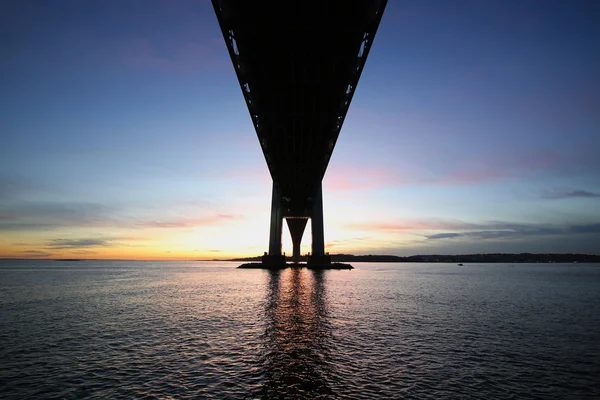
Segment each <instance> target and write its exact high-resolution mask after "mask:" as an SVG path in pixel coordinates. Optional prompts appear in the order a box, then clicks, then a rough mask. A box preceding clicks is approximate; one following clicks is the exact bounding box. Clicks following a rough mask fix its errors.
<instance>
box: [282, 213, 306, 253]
mask: <svg viewBox="0 0 600 400" xmlns="http://www.w3.org/2000/svg"><path fill="white" fill-rule="evenodd" d="M286 221H287V224H288V228H289V229H290V236H291V237H292V244H293V246H294V252H293V260H294V263H296V264H297V263H299V262H300V243H302V235H303V234H304V229H305V228H306V223H307V222H308V218H286Z"/></svg>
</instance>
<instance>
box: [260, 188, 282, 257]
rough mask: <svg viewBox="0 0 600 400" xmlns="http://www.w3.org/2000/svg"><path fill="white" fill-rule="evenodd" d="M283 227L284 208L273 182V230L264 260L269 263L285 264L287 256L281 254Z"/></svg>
mask: <svg viewBox="0 0 600 400" xmlns="http://www.w3.org/2000/svg"><path fill="white" fill-rule="evenodd" d="M282 227H283V210H282V209H281V204H280V202H279V197H278V196H277V191H276V189H275V182H273V196H272V199H271V231H270V234H269V254H268V255H266V254H265V255H264V256H263V259H262V262H263V264H268V265H279V264H285V257H284V256H283V255H282V254H281V233H282Z"/></svg>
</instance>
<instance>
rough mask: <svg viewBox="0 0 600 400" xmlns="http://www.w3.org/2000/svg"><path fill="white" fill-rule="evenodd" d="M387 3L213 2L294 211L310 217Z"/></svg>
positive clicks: (280, 190) (288, 209) (277, 182)
mask: <svg viewBox="0 0 600 400" xmlns="http://www.w3.org/2000/svg"><path fill="white" fill-rule="evenodd" d="M385 4H386V1H385V0H353V1H347V0H344V1H340V0H338V1H326V2H321V1H296V2H292V1H282V2H255V1H235V0H213V5H214V8H215V12H216V14H217V18H218V20H219V24H220V26H221V30H222V32H223V35H224V37H225V41H226V43H227V47H228V50H229V53H230V55H231V59H232V61H233V65H234V68H235V70H236V74H237V76H238V80H239V83H240V86H241V87H242V92H243V94H244V98H245V100H246V103H247V106H248V110H249V112H250V116H251V117H252V121H253V123H254V127H255V129H256V133H257V135H258V139H259V142H260V144H261V147H262V149H263V153H264V156H265V159H266V161H267V164H268V167H269V171H270V173H271V176H272V178H273V182H274V187H275V188H276V190H277V194H278V196H279V199H280V201H281V205H282V208H283V211H284V216H286V217H287V216H308V212H309V211H308V210H310V209H311V204H312V199H313V197H314V194H315V192H316V190H317V187H318V185H319V184H320V182H321V180H322V179H323V175H324V173H325V170H326V169H327V165H328V163H329V159H330V157H331V153H332V151H333V149H334V146H335V143H336V140H337V138H338V135H339V133H340V129H341V127H342V123H343V121H344V118H345V116H346V113H347V111H348V107H349V105H350V101H351V99H352V96H353V94H354V91H355V89H356V84H357V83H358V79H359V77H360V74H361V72H362V68H363V66H364V63H365V60H366V58H367V55H368V53H369V49H370V47H371V43H372V42H373V38H374V36H375V32H376V31H377V27H378V25H379V21H380V19H381V15H382V14H383V10H384V8H385ZM274 16H278V17H277V18H275V17H274Z"/></svg>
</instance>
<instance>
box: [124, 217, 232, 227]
mask: <svg viewBox="0 0 600 400" xmlns="http://www.w3.org/2000/svg"><path fill="white" fill-rule="evenodd" d="M240 218H241V217H240V216H237V215H233V214H215V215H209V216H205V217H198V218H182V219H178V220H164V221H140V222H137V223H134V226H135V227H136V228H193V227H197V226H206V225H220V224H222V223H225V222H227V221H232V220H236V219H240Z"/></svg>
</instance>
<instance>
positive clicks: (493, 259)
mask: <svg viewBox="0 0 600 400" xmlns="http://www.w3.org/2000/svg"><path fill="white" fill-rule="evenodd" d="M287 259H288V260H289V261H292V260H291V257H287ZM260 260H261V256H258V257H245V258H233V259H227V260H216V259H215V260H211V261H260ZM301 261H306V258H305V257H303V259H302V260H301ZM331 261H332V262H382V263H383V262H384V263H402V262H411V263H419V262H423V263H436V262H439V263H465V262H474V263H574V262H575V263H600V255H592V254H570V253H566V254H552V253H548V254H532V253H518V254H517V253H491V254H458V255H450V254H430V255H415V256H408V257H402V256H392V255H375V254H369V255H353V254H332V255H331Z"/></svg>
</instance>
